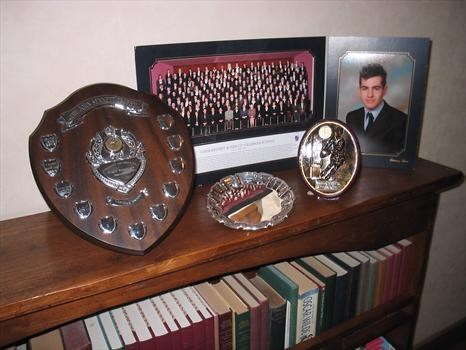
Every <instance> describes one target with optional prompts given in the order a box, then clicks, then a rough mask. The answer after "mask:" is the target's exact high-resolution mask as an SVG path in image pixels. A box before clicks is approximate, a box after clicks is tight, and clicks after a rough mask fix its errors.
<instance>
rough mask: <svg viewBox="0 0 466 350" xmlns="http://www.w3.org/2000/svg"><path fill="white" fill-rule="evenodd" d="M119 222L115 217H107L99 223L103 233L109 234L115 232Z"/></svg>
mask: <svg viewBox="0 0 466 350" xmlns="http://www.w3.org/2000/svg"><path fill="white" fill-rule="evenodd" d="M116 227H117V220H116V219H115V218H114V217H113V216H105V217H103V218H101V219H100V221H99V228H100V230H101V231H102V233H105V234H109V233H112V232H113V231H115V229H116Z"/></svg>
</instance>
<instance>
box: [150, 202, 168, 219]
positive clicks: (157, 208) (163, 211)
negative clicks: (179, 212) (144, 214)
mask: <svg viewBox="0 0 466 350" xmlns="http://www.w3.org/2000/svg"><path fill="white" fill-rule="evenodd" d="M167 210H168V208H167V205H166V204H164V203H160V204H155V205H153V206H151V207H150V215H151V216H152V219H154V220H157V221H163V220H164V219H165V218H166V217H167Z"/></svg>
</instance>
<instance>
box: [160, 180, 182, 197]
mask: <svg viewBox="0 0 466 350" xmlns="http://www.w3.org/2000/svg"><path fill="white" fill-rule="evenodd" d="M179 192H180V185H178V183H177V182H176V181H171V182H166V183H164V184H163V193H164V194H165V196H166V197H171V198H175V197H176V196H178V193H179Z"/></svg>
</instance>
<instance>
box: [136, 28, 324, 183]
mask: <svg viewBox="0 0 466 350" xmlns="http://www.w3.org/2000/svg"><path fill="white" fill-rule="evenodd" d="M325 45H326V39H325V37H306V38H284V39H255V40H234V41H216V42H198V43H179V44H162V45H148V46H137V47H136V48H135V59H136V74H137V85H138V90H140V91H143V92H146V93H150V94H153V95H155V96H157V97H158V98H159V99H160V100H162V101H163V102H164V103H166V104H167V105H168V106H169V107H170V108H172V109H173V110H175V111H177V112H178V113H179V114H180V115H181V116H182V118H183V119H184V120H185V123H186V126H187V128H188V131H189V133H190V136H191V141H192V144H193V147H194V157H195V173H196V182H197V183H212V182H215V181H217V180H218V179H220V178H222V177H224V176H227V175H229V174H232V173H237V172H241V171H266V172H271V171H273V170H277V169H280V168H285V167H292V166H296V155H297V152H298V148H299V144H300V141H301V138H302V136H303V134H304V132H305V131H306V130H307V129H308V128H309V127H310V125H312V124H314V123H315V122H317V121H318V120H320V119H322V118H323V106H324V86H325V54H326V50H325Z"/></svg>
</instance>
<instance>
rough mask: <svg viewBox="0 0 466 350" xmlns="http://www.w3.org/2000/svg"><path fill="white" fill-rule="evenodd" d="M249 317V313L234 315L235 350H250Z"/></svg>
mask: <svg viewBox="0 0 466 350" xmlns="http://www.w3.org/2000/svg"><path fill="white" fill-rule="evenodd" d="M249 316H250V315H249V311H247V312H243V313H242V314H235V340H236V342H235V343H236V350H249V348H250V319H249ZM251 350H253V349H251Z"/></svg>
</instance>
